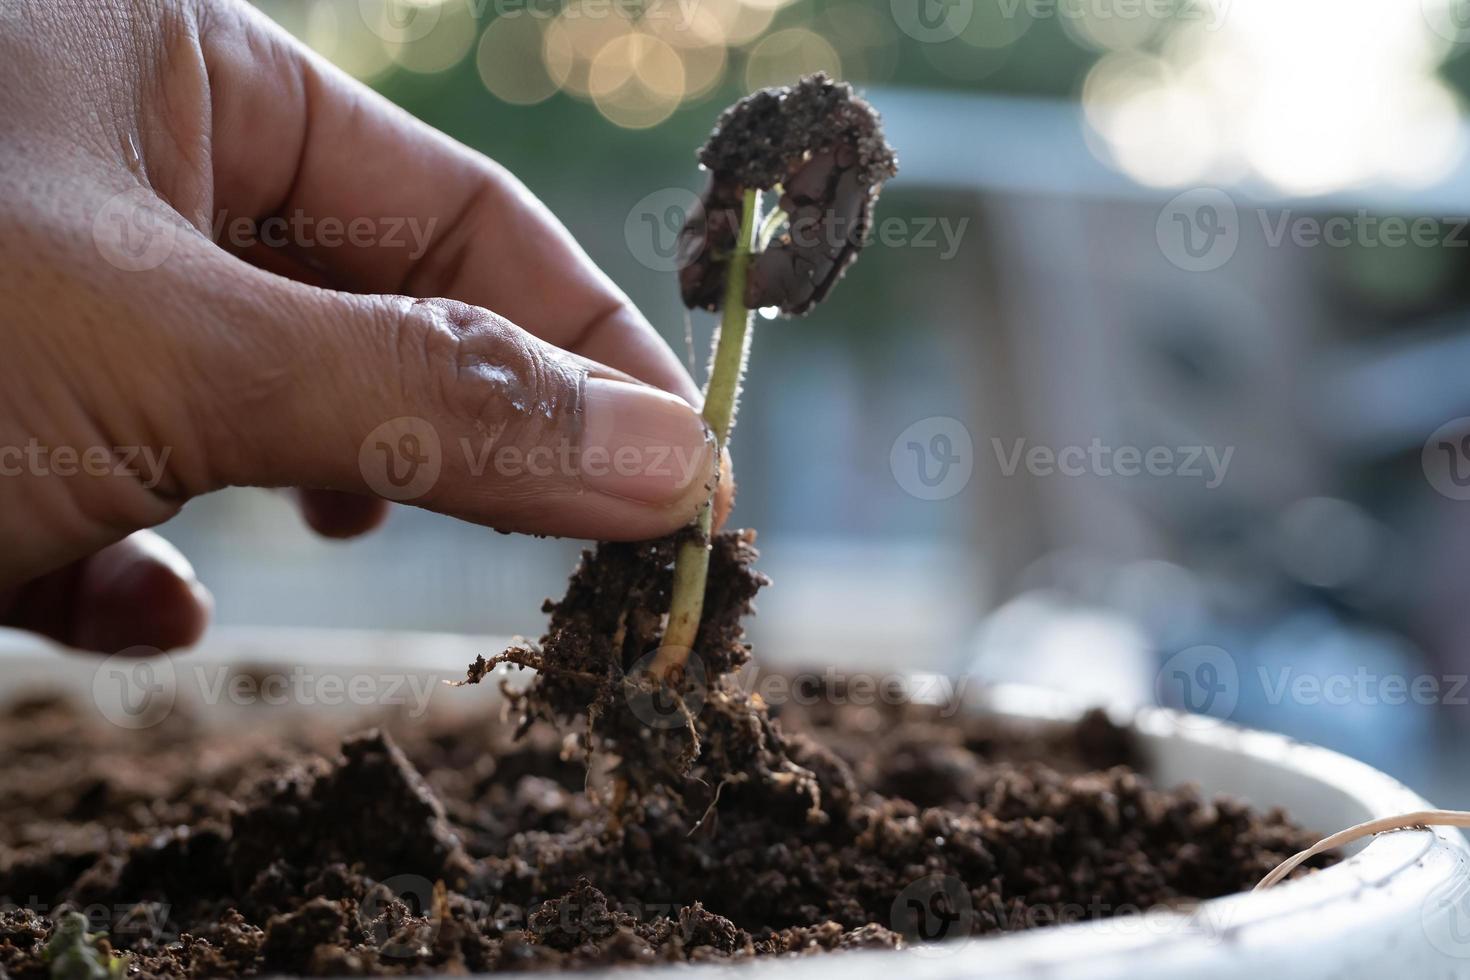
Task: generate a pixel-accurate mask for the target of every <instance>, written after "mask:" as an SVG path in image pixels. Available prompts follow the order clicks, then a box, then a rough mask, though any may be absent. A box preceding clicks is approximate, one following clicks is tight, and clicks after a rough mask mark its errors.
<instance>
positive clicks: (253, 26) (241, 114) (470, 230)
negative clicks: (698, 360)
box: [201, 4, 699, 405]
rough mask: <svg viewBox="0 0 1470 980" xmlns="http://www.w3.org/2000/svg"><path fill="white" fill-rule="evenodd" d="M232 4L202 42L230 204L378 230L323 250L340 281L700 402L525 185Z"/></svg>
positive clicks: (662, 347)
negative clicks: (490, 317)
mask: <svg viewBox="0 0 1470 980" xmlns="http://www.w3.org/2000/svg"><path fill="white" fill-rule="evenodd" d="M220 10H221V12H220V13H219V14H218V15H216V16H212V17H211V18H210V19H209V22H208V23H206V24H205V25H204V26H203V29H202V30H201V43H202V45H203V47H204V54H205V60H206V63H207V64H208V66H209V73H210V78H211V80H212V85H211V88H212V93H213V94H212V98H213V100H214V104H213V137H214V153H213V156H214V161H215V191H216V197H217V200H218V203H219V205H220V206H221V207H222V208H224V209H226V210H227V211H228V212H229V213H230V214H231V215H235V216H244V217H247V218H258V217H265V216H268V215H286V216H292V217H294V216H298V215H299V216H302V217H303V218H305V219H314V220H316V221H320V220H322V219H324V218H330V219H333V220H335V221H337V222H339V223H341V224H342V225H344V226H348V225H351V224H352V223H353V222H366V224H365V225H362V227H364V228H370V229H373V230H374V233H372V234H369V235H367V236H364V238H362V239H359V240H358V241H357V242H354V241H352V240H347V241H344V242H342V243H341V244H340V245H337V246H334V247H332V248H317V249H313V250H312V258H313V260H314V262H315V263H316V264H319V265H320V266H322V267H323V268H324V269H325V270H327V271H328V272H329V273H330V275H331V278H332V281H333V283H334V284H335V285H337V286H339V287H341V288H344V289H349V290H352V291H356V292H365V293H401V294H405V295H410V296H448V297H453V298H454V299H458V300H462V301H464V302H466V303H471V304H474V305H477V306H482V307H485V308H487V309H492V310H495V311H496V312H497V313H500V314H501V315H503V316H505V317H507V318H509V319H510V320H512V321H514V322H516V323H519V324H522V325H524V326H525V327H526V328H527V329H528V330H531V331H533V332H534V333H535V334H536V335H537V336H539V337H540V338H541V339H543V340H545V341H547V342H549V343H551V344H554V345H556V346H558V347H562V348H565V349H567V350H570V351H573V352H575V353H581V354H585V355H587V356H588V357H590V358H593V359H594V360H597V361H600V362H602V363H605V364H607V365H608V366H610V367H613V368H616V369H619V370H622V371H626V372H627V373H628V374H631V375H633V376H635V377H637V378H640V379H641V380H644V381H647V382H649V383H650V384H655V385H658V386H659V387H662V388H665V389H667V390H669V391H672V392H675V393H676V394H678V395H680V396H681V397H683V398H684V399H685V400H686V401H689V402H690V403H691V404H695V405H698V404H699V392H698V389H697V388H696V386H695V384H694V382H693V380H692V379H691V378H690V377H689V375H688V374H687V372H685V370H684V368H683V366H682V365H681V364H680V363H679V360H678V358H677V357H676V356H675V355H674V354H673V352H672V351H671V350H670V349H669V347H668V345H667V344H665V343H664V342H663V340H662V339H661V338H660V337H659V335H658V333H657V332H656V331H655V330H654V329H653V327H652V326H651V325H650V324H649V323H648V322H647V320H645V319H644V318H643V317H642V316H641V315H640V314H638V312H637V311H636V310H635V309H634V308H633V307H632V305H631V303H629V301H628V299H627V297H626V296H624V295H623V293H622V292H621V291H620V290H618V289H617V287H616V286H614V285H613V284H612V283H611V282H610V281H609V280H608V278H607V277H606V276H605V275H604V274H603V273H602V272H601V271H600V270H598V269H597V267H596V266H595V265H594V264H593V263H592V262H591V261H590V260H589V259H588V258H587V256H586V254H585V253H584V252H583V251H582V250H581V249H580V248H579V247H578V246H577V244H576V243H575V242H574V241H573V240H572V238H571V236H570V235H569V234H568V233H567V231H566V229H565V228H564V227H563V226H562V225H561V223H560V222H559V221H557V220H556V218H555V217H553V216H552V215H551V213H550V212H549V211H547V209H546V208H545V206H544V205H542V204H541V202H540V201H538V200H537V199H536V198H535V197H534V196H533V195H532V194H531V193H530V192H529V191H527V189H526V188H525V187H524V186H522V184H521V183H520V182H519V181H517V180H516V179H515V178H514V177H512V176H511V175H510V174H508V173H506V172H505V171H504V170H503V169H502V168H500V167H498V166H497V165H495V164H494V163H492V162H490V161H489V160H487V159H486V158H485V157H484V156H482V155H481V154H479V153H476V152H474V151H473V150H470V149H469V148H467V147H465V146H462V145H460V144H459V143H456V142H454V141H453V140H451V139H449V138H448V137H447V136H445V135H444V134H442V133H440V132H438V131H436V130H434V129H432V128H431V127H429V126H427V125H425V124H423V123H421V122H419V121H418V120H416V119H414V118H413V117H412V116H410V115H409V114H408V113H406V112H404V111H402V110H400V109H398V108H397V107H395V106H393V105H392V104H391V103H389V102H388V101H387V100H386V99H383V98H382V97H380V96H378V95H376V94H375V93H373V92H371V91H370V90H368V89H367V88H366V87H365V86H363V85H361V84H359V83H358V82H356V81H354V80H352V79H350V78H348V77H347V76H345V75H343V74H342V73H340V72H339V71H337V70H336V69H334V68H332V67H331V66H330V65H327V64H326V63H325V62H323V61H321V60H320V59H318V58H317V57H316V56H315V55H313V54H312V53H311V52H309V51H307V50H306V49H305V48H304V47H303V46H301V45H299V44H298V43H297V42H296V41H295V40H294V39H292V38H290V37H289V36H288V35H286V34H285V33H284V32H282V31H281V30H280V29H279V28H277V27H276V26H275V25H274V24H271V23H270V22H269V21H268V20H266V18H265V17H264V16H262V15H260V14H258V13H256V12H255V11H253V10H250V9H249V8H247V7H245V5H243V4H239V5H230V6H223V5H222V6H221V8H220ZM492 149H493V148H492ZM670 288H672V286H671V287H670Z"/></svg>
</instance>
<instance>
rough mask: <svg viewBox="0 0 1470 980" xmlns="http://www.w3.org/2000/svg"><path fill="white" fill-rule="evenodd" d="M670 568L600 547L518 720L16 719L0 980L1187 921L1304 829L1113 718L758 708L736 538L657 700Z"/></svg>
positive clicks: (569, 958)
mask: <svg viewBox="0 0 1470 980" xmlns="http://www.w3.org/2000/svg"><path fill="white" fill-rule="evenodd" d="M671 547H672V545H670V544H668V543H665V544H661V545H641V546H633V545H626V546H604V548H603V549H602V550H601V551H600V552H598V553H597V554H596V555H592V556H589V558H588V560H587V562H586V563H585V564H584V566H583V568H582V569H581V570H580V571H579V572H578V575H577V577H575V578H574V580H573V584H572V588H571V589H570V590H569V593H568V596H567V598H566V599H564V600H563V601H562V602H561V603H558V604H554V605H552V606H551V607H550V611H551V612H552V629H551V630H550V631H549V632H548V634H547V636H546V637H544V638H543V640H542V642H541V643H540V644H538V645H535V646H531V645H528V646H527V647H525V648H523V649H521V650H519V651H516V652H513V656H512V657H511V659H512V660H515V661H521V662H525V661H532V660H537V659H538V658H546V660H547V662H548V663H557V664H559V666H560V671H559V672H557V671H546V672H543V673H541V674H538V675H536V680H535V681H534V682H533V683H532V685H531V687H530V688H529V689H528V690H523V693H521V694H519V695H518V696H517V697H516V698H515V700H514V701H513V702H512V703H513V705H514V707H515V710H514V711H512V712H511V713H510V717H508V718H506V719H504V720H500V719H494V718H481V717H468V718H467V717H463V716H462V713H457V712H454V711H452V710H439V711H438V712H437V713H433V712H431V714H430V716H429V717H428V718H427V719H423V718H421V719H416V720H409V719H405V718H401V717H392V716H388V715H385V716H384V717H382V718H381V719H380V721H379V724H377V725H376V727H372V728H369V729H367V730H357V731H352V732H344V731H342V730H341V729H340V728H337V727H334V726H333V725H331V724H327V723H325V722H323V723H320V724H316V725H298V726H297V727H293V728H289V729H287V728H284V727H282V726H280V725H279V724H278V718H279V716H275V715H273V716H272V719H273V720H272V723H271V725H269V726H266V725H257V726H253V727H252V728H251V729H250V730H248V731H243V732H242V731H226V732H221V731H219V730H211V729H208V728H206V727H205V726H202V725H200V724H198V723H197V722H196V721H195V720H194V719H191V718H190V717H189V716H188V714H187V713H186V712H184V711H180V710H175V711H174V712H173V713H172V714H171V715H170V716H169V717H168V718H167V719H166V720H164V721H163V722H162V723H161V724H159V725H158V726H156V727H154V728H151V729H148V730H146V731H141V732H125V731H121V730H119V729H117V728H114V727H112V726H109V725H107V724H106V723H105V722H103V721H102V720H101V719H100V718H99V717H98V715H97V713H96V712H95V711H94V710H92V708H91V707H90V706H82V707H78V706H74V705H70V704H67V703H65V702H63V701H60V700H56V699H49V698H44V697H34V698H30V699H26V700H20V701H12V702H11V703H10V704H9V706H8V707H6V708H5V709H4V711H3V713H0V758H3V759H4V760H5V765H4V767H3V769H0V909H3V911H0V978H8V977H14V978H26V980H29V978H42V977H50V976H51V971H50V967H49V966H48V965H47V963H46V962H45V959H44V955H43V947H44V945H45V943H46V941H47V939H48V937H49V936H50V934H51V931H52V928H53V927H52V919H53V918H54V917H55V916H56V915H57V914H58V913H59V911H61V910H62V909H63V908H64V907H66V906H70V907H71V908H74V909H78V910H80V911H82V912H83V913H84V914H86V915H87V917H88V918H89V919H90V920H91V923H92V925H91V928H92V929H93V930H94V931H100V930H106V931H107V932H108V934H109V936H110V940H108V941H110V943H111V946H112V947H113V948H115V949H117V950H120V951H123V952H124V953H126V955H127V971H128V975H130V976H136V977H153V976H158V977H237V976H265V975H273V974H294V975H319V976H324V975H366V974H398V973H430V972H439V973H478V972H490V971H506V970H548V969H558V968H575V967H593V966H606V965H615V964H653V963H660V962H689V961H706V960H719V961H727V960H740V959H748V958H752V957H757V956H787V955H805V954H815V953H824V952H826V951H831V950H847V949H858V948H866V947H895V946H901V945H904V944H906V943H911V942H914V941H919V940H925V941H927V940H940V939H943V940H956V939H959V938H962V937H965V936H979V935H986V934H990V933H995V932H1000V931H1009V930H1015V929H1023V928H1030V927H1035V926H1045V925H1050V924H1053V923H1056V922H1065V921H1073V920H1081V919H1085V920H1103V919H1112V918H1114V917H1118V916H1131V915H1137V914H1140V913H1145V912H1150V911H1153V910H1156V909H1158V908H1161V907H1170V908H1178V907H1189V906H1191V905H1192V904H1193V903H1194V902H1195V901H1197V900H1198V899H1204V898H1211V897H1215V896H1219V895H1224V894H1228V893H1231V892H1235V891H1239V890H1241V889H1244V888H1248V887H1250V886H1251V885H1253V884H1254V883H1255V882H1256V881H1257V880H1259V879H1260V878H1261V876H1262V875H1264V874H1265V873H1266V872H1267V871H1269V870H1270V869H1271V868H1272V867H1273V866H1274V865H1276V864H1277V863H1278V862H1279V861H1281V860H1283V859H1284V858H1286V857H1288V856H1289V855H1290V854H1291V853H1293V852H1295V851H1297V850H1299V849H1301V848H1303V847H1305V846H1307V845H1308V844H1310V843H1311V842H1312V840H1313V838H1312V836H1311V835H1309V834H1307V833H1305V832H1303V831H1302V830H1300V829H1298V828H1296V827H1294V826H1293V825H1292V824H1291V823H1290V822H1289V821H1288V820H1287V819H1286V818H1285V817H1284V816H1283V815H1282V814H1280V813H1274V812H1273V813H1259V812H1255V811H1253V810H1251V809H1249V808H1247V807H1246V806H1244V805H1242V804H1240V803H1237V802H1233V801H1230V800H1226V799H1216V800H1205V799H1202V798H1201V797H1200V796H1199V795H1198V794H1197V793H1195V792H1194V791H1192V790H1190V789H1188V788H1184V789H1159V788H1155V787H1153V786H1152V785H1150V783H1149V781H1148V780H1147V779H1146V778H1145V777H1144V776H1142V775H1140V774H1139V773H1138V772H1137V771H1136V770H1135V768H1133V764H1134V763H1135V761H1136V760H1135V758H1134V750H1133V746H1132V745H1131V744H1130V741H1129V738H1128V737H1127V734H1126V732H1124V731H1122V730H1120V729H1118V728H1116V727H1115V726H1113V725H1112V724H1111V723H1109V722H1108V721H1107V719H1106V718H1104V717H1103V716H1102V715H1100V714H1094V715H1089V716H1088V717H1087V718H1086V719H1085V720H1084V721H1083V722H1082V723H1081V724H1079V725H1074V726H1073V725H1069V726H1049V727H1041V726H1028V727H1026V728H1018V727H1002V726H998V725H996V724H995V723H993V722H990V721H985V720H975V719H962V718H957V717H954V716H952V715H951V712H950V708H952V706H947V707H946V706H919V705H912V704H909V705H902V706H895V705H889V704H884V703H882V699H875V698H873V697H871V696H866V697H861V698H860V697H859V696H858V692H857V691H856V690H855V689H853V690H848V689H846V688H844V687H843V686H841V685H836V684H832V683H830V682H829V681H825V680H824V681H821V682H815V681H813V679H811V678H807V679H806V681H805V683H808V684H812V683H817V687H815V688H812V689H811V690H807V691H805V692H804V694H805V695H806V696H803V697H801V698H800V699H799V700H800V701H802V702H807V703H806V704H805V705H804V706H803V705H799V704H797V703H795V702H796V700H797V699H794V698H793V699H789V700H784V701H783V702H782V703H779V704H777V703H769V704H768V703H767V702H766V700H765V699H763V698H762V697H761V696H760V695H759V694H755V693H750V692H748V691H745V690H743V689H742V688H741V686H740V683H739V680H738V678H737V677H736V676H735V672H736V671H738V670H739V668H740V667H741V666H743V665H744V663H745V660H746V659H747V657H748V653H747V652H746V650H745V647H744V645H743V634H742V633H741V632H740V628H739V617H740V615H741V614H742V613H743V612H744V611H745V609H746V607H747V606H748V605H749V603H750V600H751V598H752V597H753V596H754V594H755V591H756V589H757V588H759V586H760V585H761V584H762V580H761V579H760V578H759V577H758V576H756V575H755V574H754V573H752V572H751V571H750V570H749V562H750V561H751V560H752V559H753V557H754V549H753V547H752V539H751V538H750V537H749V536H738V535H725V536H721V537H720V538H718V539H717V540H716V542H715V547H714V554H713V562H712V570H711V593H710V595H711V599H712V601H711V604H710V616H709V618H707V620H706V624H705V632H702V633H701V641H700V646H699V647H698V649H699V651H700V655H699V657H698V660H699V663H700V668H701V669H702V671H703V675H702V677H701V678H699V683H698V684H691V685H690V686H689V687H687V688H685V689H682V692H681V695H680V697H678V698H676V699H675V700H674V702H673V703H672V707H671V706H670V705H667V704H659V703H657V702H656V700H655V701H652V702H650V701H646V700H642V699H643V698H644V697H645V696H648V697H654V698H655V699H656V698H657V696H658V695H659V692H653V694H649V693H648V692H647V691H645V690H644V689H643V688H642V687H640V685H639V682H638V670H639V665H640V664H641V663H642V662H643V661H644V659H645V657H646V652H647V649H646V647H645V646H644V644H645V641H647V640H648V638H649V636H650V635H651V634H650V630H652V629H655V628H656V625H654V624H651V623H648V622H634V621H630V617H629V616H627V615H625V614H624V613H623V611H622V610H624V609H625V608H629V606H628V603H627V599H628V598H629V597H630V596H631V597H634V598H636V602H635V603H634V604H633V606H632V607H631V608H636V609H638V610H640V613H639V614H638V616H633V617H631V618H632V619H633V620H637V619H638V618H639V616H643V615H645V614H648V615H651V616H652V617H653V618H654V619H655V620H656V617H657V611H658V610H659V608H660V605H661V604H662V605H664V606H666V604H667V595H666V590H667V567H666V564H665V559H666V558H667V557H668V549H670V548H671ZM620 621H621V622H620ZM487 666H488V665H484V664H482V665H480V667H481V669H480V670H479V671H477V673H481V674H483V673H484V668H485V667H487ZM527 676H529V675H527ZM513 680H514V678H513ZM521 686H522V688H524V684H523V682H522V683H521ZM453 702H454V692H452V691H444V692H441V693H440V694H438V695H436V696H435V704H436V705H438V706H440V707H441V709H442V708H443V706H446V705H448V706H452V705H453ZM649 711H652V712H654V713H653V714H651V715H650V714H648V712H649ZM649 718H652V719H653V721H652V722H649V721H648V720H647V719H649ZM548 721H549V722H552V723H547V722H548ZM1209 927H1210V923H1209V922H1208V919H1207V917H1201V921H1200V928H1202V929H1203V928H1209ZM104 945H105V942H104Z"/></svg>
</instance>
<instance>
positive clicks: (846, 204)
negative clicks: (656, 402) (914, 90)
mask: <svg viewBox="0 0 1470 980" xmlns="http://www.w3.org/2000/svg"><path fill="white" fill-rule="evenodd" d="M699 162H700V164H701V165H702V166H703V167H704V168H705V169H707V170H708V171H709V173H710V180H709V186H708V188H707V189H706V190H705V192H704V196H703V198H702V201H701V204H702V207H701V208H699V209H697V210H696V211H695V212H694V213H692V214H690V215H689V217H688V219H687V220H686V222H685V224H684V228H683V231H682V233H681V235H680V246H681V250H680V254H681V256H683V257H684V259H685V261H684V264H683V266H682V267H681V269H680V272H679V288H680V292H681V293H682V295H683V299H684V303H685V305H686V306H688V307H689V308H691V309H694V308H696V307H697V308H701V309H706V310H710V311H719V310H723V313H722V315H721V319H720V324H719V327H718V330H717V332H716V334H715V338H714V341H713V343H712V346H713V348H714V349H713V353H712V355H711V359H710V375H709V382H708V384H707V386H706V388H705V393H704V418H705V421H706V422H708V423H709V426H710V428H711V429H712V430H713V431H714V434H715V441H716V443H717V444H718V447H719V449H721V450H723V449H724V448H725V446H726V444H727V443H728V442H729V439H730V433H731V431H732V430H733V429H734V427H735V415H736V412H737V410H738V408H739V401H740V389H741V385H742V383H743V381H744V377H745V365H746V360H747V357H748V356H749V352H750V339H751V329H750V328H751V320H752V311H753V310H756V309H760V310H762V311H763V312H765V311H770V312H773V313H780V314H784V315H786V316H803V315H805V314H806V313H808V312H810V311H811V309H812V308H813V307H814V306H816V304H818V303H819V302H821V301H822V300H823V299H824V298H825V297H826V296H827V294H828V293H829V292H830V291H831V290H832V287H833V285H835V284H836V282H837V280H838V279H839V278H841V277H842V274H843V272H844V271H845V270H846V269H847V267H848V266H849V265H851V264H852V263H853V261H855V260H856V259H857V254H858V252H859V250H860V249H861V248H862V246H863V244H864V241H865V240H866V238H867V233H868V228H869V226H870V225H871V223H872V217H873V206H874V204H875V203H876V202H877V200H878V192H879V190H880V188H881V187H882V185H883V182H884V181H885V180H887V179H888V178H889V177H892V176H893V175H894V174H895V173H897V172H898V166H897V159H896V158H895V156H894V152H893V149H892V148H891V147H890V146H889V145H888V143H887V142H886V141H885V140H884V138H883V132H882V129H881V128H880V125H879V121H878V115H877V113H875V112H874V111H873V108H872V106H870V105H868V103H867V102H865V101H863V100H862V99H860V98H858V97H857V96H856V95H855V94H854V93H853V91H852V87H851V86H849V85H848V84H846V83H845V82H834V81H832V80H831V79H829V78H828V77H827V76H826V75H824V74H821V73H818V74H815V75H809V76H807V77H805V78H803V79H801V80H800V81H799V82H797V83H796V84H795V85H792V86H789V87H783V88H772V89H762V90H761V91H759V92H756V93H754V94H753V95H750V96H747V97H746V98H744V99H742V100H741V101H739V102H737V103H736V104H735V105H733V106H731V107H730V108H729V109H726V110H725V112H724V113H723V114H722V115H721V116H720V120H719V123H718V124H717V125H716V127H715V131H714V133H712V134H711V136H710V138H709V140H708V142H706V143H705V145H704V147H703V148H702V149H701V150H700V152H699ZM765 191H772V192H775V193H777V194H779V199H778V204H777V205H776V206H775V207H773V208H772V209H771V210H770V211H769V212H767V213H762V206H761V196H762V193H763V192H765ZM712 526H713V517H712V511H711V502H706V504H705V506H704V508H703V509H702V510H701V511H700V513H699V517H698V519H697V521H696V526H695V529H694V532H695V533H692V534H690V535H688V536H687V537H686V538H685V540H684V541H683V542H682V543H681V544H680V546H679V551H678V556H677V559H676V561H675V564H674V583H673V599H672V603H671V605H670V608H669V618H668V625H667V626H666V627H665V629H664V636H663V642H662V643H661V644H660V647H659V650H658V652H657V654H656V655H655V657H654V660H653V663H652V665H651V668H650V670H651V673H652V674H653V675H654V676H655V677H658V678H660V679H663V680H665V681H668V680H671V679H673V678H674V677H675V676H676V675H678V674H679V673H681V672H682V670H683V668H684V665H685V664H686V663H687V661H688V658H689V654H690V652H691V651H692V650H693V649H694V646H695V641H696V639H697V638H698V636H699V624H700V619H701V617H702V616H703V612H704V595H705V586H706V582H707V579H708V576H709V537H710V532H711V529H712Z"/></svg>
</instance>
